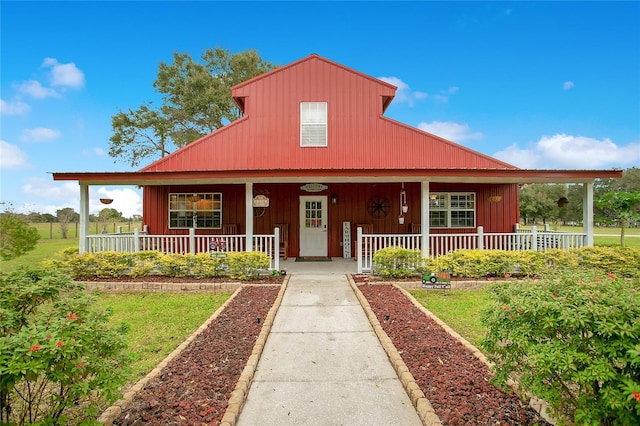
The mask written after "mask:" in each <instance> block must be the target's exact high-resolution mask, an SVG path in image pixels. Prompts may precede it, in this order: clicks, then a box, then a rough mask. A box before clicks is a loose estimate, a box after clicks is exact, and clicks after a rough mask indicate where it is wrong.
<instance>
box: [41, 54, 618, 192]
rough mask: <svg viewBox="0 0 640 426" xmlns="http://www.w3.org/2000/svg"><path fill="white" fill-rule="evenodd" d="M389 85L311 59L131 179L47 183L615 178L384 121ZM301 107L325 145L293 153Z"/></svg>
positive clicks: (264, 83)
mask: <svg viewBox="0 0 640 426" xmlns="http://www.w3.org/2000/svg"><path fill="white" fill-rule="evenodd" d="M395 91H396V87H394V86H393V85H391V84H388V83H385V82H383V81H380V80H378V79H375V78H373V77H370V76H367V75H365V74H362V73H360V72H358V71H354V70H352V69H350V68H347V67H345V66H343V65H340V64H338V63H335V62H332V61H330V60H328V59H325V58H322V57H320V56H318V55H316V54H313V55H310V56H308V57H306V58H303V59H301V60H299V61H296V62H293V63H291V64H289V65H286V66H283V67H281V68H277V69H275V70H273V71H271V72H268V73H265V74H262V75H260V76H258V77H255V78H253V79H251V80H248V81H246V82H243V83H241V84H238V85H237V86H235V87H234V88H233V89H232V95H233V96H234V99H235V100H236V102H237V103H238V105H239V106H240V108H241V110H242V111H243V112H244V117H242V118H240V119H239V120H236V121H234V122H233V123H231V124H229V125H227V126H225V127H222V128H220V129H218V130H217V131H215V132H213V133H211V134H209V135H207V136H204V137H202V138H200V139H198V140H196V141H194V142H192V143H191V144H189V145H187V146H185V147H183V148H182V149H180V150H178V151H176V152H174V153H172V154H170V155H169V156H167V157H165V158H163V159H160V160H158V161H156V162H154V163H152V164H150V165H148V166H147V167H144V168H142V169H140V171H138V172H125V173H119V172H116V173H101V172H95V173H92V172H69V173H63V172H60V173H54V174H53V178H54V180H77V181H80V182H84V183H92V184H109V183H111V184H136V185H159V184H168V183H171V182H176V181H180V182H182V183H189V182H190V183H206V182H210V181H211V180H212V179H215V180H217V181H227V182H244V181H246V180H247V179H260V180H262V181H267V180H274V181H275V180H278V179H287V180H288V181H291V182H292V181H296V180H300V181H303V180H304V179H305V178H317V179H325V180H327V181H330V180H333V181H345V180H350V181H359V180H363V179H367V178H372V177H380V178H385V179H393V178H412V179H413V180H422V179H424V178H428V179H429V180H430V181H432V182H437V181H441V182H442V181H447V182H454V181H457V182H472V181H473V182H511V183H532V182H556V183H560V182H591V181H593V180H594V179H595V178H616V177H618V178H619V177H621V176H622V171H621V170H521V169H518V168H517V167H515V166H513V165H511V164H507V163H504V162H502V161H499V160H497V159H495V158H492V157H489V156H487V155H484V154H481V153H479V152H476V151H474V150H471V149H469V148H466V147H463V146H461V145H459V144H456V143H454V142H451V141H448V140H445V139H443V138H440V137H438V136H435V135H432V134H430V133H427V132H423V131H421V130H419V129H416V128H413V127H410V126H408V125H406V124H403V123H399V122H397V121H394V120H391V119H389V118H386V117H384V116H383V113H384V111H385V109H386V107H387V106H388V105H389V103H390V102H391V100H392V99H393V97H394V96H395ZM300 102H327V105H328V146H327V147H314V148H309V147H301V146H300Z"/></svg>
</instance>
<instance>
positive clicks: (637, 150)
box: [494, 134, 640, 169]
mask: <svg viewBox="0 0 640 426" xmlns="http://www.w3.org/2000/svg"><path fill="white" fill-rule="evenodd" d="M494 157H496V158H498V159H500V160H503V161H506V162H508V163H511V164H513V165H516V166H518V167H522V168H536V169H601V168H612V167H624V166H633V165H637V164H638V163H640V142H636V143H629V144H628V145H626V146H621V145H617V144H615V143H614V142H613V141H611V139H608V138H605V139H601V140H600V139H594V138H589V137H584V136H571V135H566V134H556V135H554V136H550V137H549V136H543V137H542V138H540V140H539V141H538V142H536V144H535V145H534V146H533V147H531V148H530V149H520V148H518V147H517V146H516V145H512V146H510V147H508V148H507V149H505V150H503V151H500V152H497V153H495V154H494Z"/></svg>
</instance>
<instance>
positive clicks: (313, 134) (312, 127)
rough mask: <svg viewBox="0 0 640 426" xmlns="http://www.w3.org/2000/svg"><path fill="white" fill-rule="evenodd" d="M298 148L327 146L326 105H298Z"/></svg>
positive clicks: (324, 103)
mask: <svg viewBox="0 0 640 426" xmlns="http://www.w3.org/2000/svg"><path fill="white" fill-rule="evenodd" d="M300 146H327V103H326V102H301V103H300Z"/></svg>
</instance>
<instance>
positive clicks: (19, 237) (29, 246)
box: [0, 210, 40, 260]
mask: <svg viewBox="0 0 640 426" xmlns="http://www.w3.org/2000/svg"><path fill="white" fill-rule="evenodd" d="M39 238H40V235H39V234H38V230H37V229H36V228H34V227H33V226H29V224H28V223H26V222H25V221H24V220H22V219H21V218H20V217H19V216H18V215H16V214H15V213H13V212H12V211H11V210H5V211H4V212H2V213H0V258H1V259H2V260H11V259H15V258H16V257H19V256H22V255H23V254H25V253H26V252H28V251H31V250H33V249H34V248H35V247H36V244H37V243H38V239H39Z"/></svg>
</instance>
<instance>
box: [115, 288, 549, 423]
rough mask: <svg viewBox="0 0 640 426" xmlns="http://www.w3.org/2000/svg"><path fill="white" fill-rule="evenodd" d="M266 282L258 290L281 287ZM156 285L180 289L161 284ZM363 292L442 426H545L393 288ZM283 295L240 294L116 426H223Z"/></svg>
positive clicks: (272, 292) (251, 290)
mask: <svg viewBox="0 0 640 426" xmlns="http://www.w3.org/2000/svg"><path fill="white" fill-rule="evenodd" d="M265 278H266V279H265V281H256V283H260V282H262V283H264V284H270V283H276V284H278V283H280V282H282V280H283V277H277V276H276V277H265ZM354 278H355V279H356V281H360V282H362V281H364V279H362V280H361V279H360V278H361V277H359V276H355V277H354ZM116 280H117V279H116ZM116 280H114V281H116ZM214 280H215V279H214ZM414 280H415V279H414ZM129 281H131V280H129ZM158 281H163V282H168V281H169V282H177V280H176V279H174V278H172V279H167V278H164V277H163V278H158ZM197 281H198V282H202V280H197ZM185 282H194V279H185ZM209 282H212V281H209ZM213 282H216V281H213ZM252 283H253V282H252ZM359 288H360V290H361V291H362V293H363V294H364V295H365V297H366V298H367V300H368V301H369V303H370V305H371V308H372V309H373V311H374V312H375V313H376V315H377V317H378V320H379V321H380V323H381V325H382V327H383V328H384V330H385V332H386V333H387V334H388V335H389V337H390V338H391V340H392V341H393V343H394V345H395V346H396V348H397V349H398V351H399V352H400V354H401V356H402V358H403V360H404V362H405V363H406V364H407V367H408V368H409V370H410V371H411V373H412V374H413V376H414V377H415V379H416V382H417V384H418V386H420V388H421V389H422V391H423V392H424V394H425V396H426V397H427V399H429V401H430V402H431V404H432V405H433V407H434V409H435V411H436V414H437V415H438V416H439V417H440V419H441V420H442V422H443V423H444V424H445V425H534V424H536V423H537V424H539V425H545V424H547V423H546V422H545V421H544V420H543V419H541V418H540V416H539V415H538V413H536V412H535V411H534V410H532V409H531V408H529V407H527V406H526V405H525V404H523V403H522V401H520V400H519V399H518V398H517V397H516V396H515V395H513V394H507V393H505V392H503V391H501V390H500V389H498V388H497V387H495V386H493V385H491V384H489V382H488V380H489V378H490V373H489V371H488V369H487V367H486V366H485V365H484V364H483V363H482V362H481V361H480V360H478V359H477V358H476V357H474V356H473V354H471V353H470V352H469V351H468V350H467V349H466V348H465V347H464V346H462V344H460V343H459V342H458V341H457V340H456V339H454V338H453V337H452V336H450V335H449V334H448V333H447V332H446V331H445V330H444V329H442V327H440V326H439V325H438V324H436V323H435V322H434V321H433V320H431V319H430V318H428V317H427V316H425V315H424V314H423V313H422V312H421V311H420V310H419V309H417V308H416V307H415V306H414V305H413V304H412V303H411V301H410V300H409V299H407V298H406V297H405V296H404V295H403V294H402V292H400V291H399V290H398V289H396V288H394V287H393V286H391V285H360V286H359ZM279 290H280V287H279V286H270V285H265V286H255V287H253V286H252V287H245V288H243V289H242V291H241V292H240V293H238V295H237V296H236V298H235V299H234V300H233V301H232V302H231V303H230V304H229V305H228V306H227V308H226V309H225V310H224V311H223V312H222V313H221V314H220V316H218V318H216V319H215V320H214V321H213V322H212V323H211V324H210V325H209V327H208V328H207V329H206V330H205V331H204V332H203V333H201V334H200V335H199V336H198V337H197V338H196V339H195V340H194V341H193V342H192V343H191V344H190V345H189V346H188V347H187V348H186V349H185V350H184V351H183V352H182V353H181V354H180V355H178V356H177V357H176V358H174V359H173V360H172V361H171V362H170V363H169V364H168V365H167V367H165V368H164V369H163V371H162V372H161V374H160V375H159V376H158V377H156V378H155V379H153V380H152V381H150V382H149V383H148V384H147V386H146V387H145V389H144V390H143V391H142V392H140V393H139V394H138V395H137V396H136V397H135V398H134V400H133V402H132V404H131V405H130V406H129V407H128V408H126V409H125V410H124V411H123V412H122V414H121V415H120V416H119V417H118V418H117V419H116V420H115V421H114V424H116V425H143V424H144V425H183V424H210V425H218V424H219V423H220V421H221V420H222V417H223V415H224V412H225V410H226V407H227V403H228V400H229V398H230V395H231V392H232V391H233V389H234V388H235V386H236V383H237V381H238V379H239V377H240V374H241V373H242V370H243V369H244V367H245V365H246V362H247V360H248V358H249V356H250V355H251V351H252V349H253V345H254V344H255V341H256V339H257V336H258V334H259V333H260V329H261V327H262V324H261V323H262V321H260V322H261V323H260V324H258V321H257V318H258V317H260V318H264V317H265V316H266V315H267V312H268V311H269V309H270V308H271V306H272V305H273V302H274V301H275V298H276V296H277V293H278V291H279ZM387 316H388V319H386V318H387Z"/></svg>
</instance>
